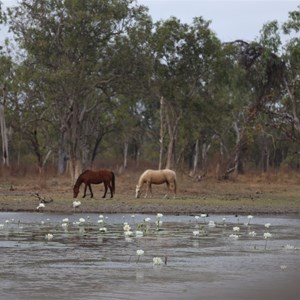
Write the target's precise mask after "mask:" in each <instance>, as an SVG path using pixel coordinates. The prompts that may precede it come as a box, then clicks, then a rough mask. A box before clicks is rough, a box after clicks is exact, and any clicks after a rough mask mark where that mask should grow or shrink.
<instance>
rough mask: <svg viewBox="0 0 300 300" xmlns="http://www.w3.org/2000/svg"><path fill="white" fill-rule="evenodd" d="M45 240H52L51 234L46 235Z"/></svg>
mask: <svg viewBox="0 0 300 300" xmlns="http://www.w3.org/2000/svg"><path fill="white" fill-rule="evenodd" d="M45 239H46V240H48V241H50V240H52V239H53V234H52V233H48V234H46V235H45Z"/></svg>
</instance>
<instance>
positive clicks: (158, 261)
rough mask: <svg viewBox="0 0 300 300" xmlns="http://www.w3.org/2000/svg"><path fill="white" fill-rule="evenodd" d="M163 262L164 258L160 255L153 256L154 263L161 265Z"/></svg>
mask: <svg viewBox="0 0 300 300" xmlns="http://www.w3.org/2000/svg"><path fill="white" fill-rule="evenodd" d="M162 264H163V260H162V259H161V258H160V257H153V265H154V266H160V265H162Z"/></svg>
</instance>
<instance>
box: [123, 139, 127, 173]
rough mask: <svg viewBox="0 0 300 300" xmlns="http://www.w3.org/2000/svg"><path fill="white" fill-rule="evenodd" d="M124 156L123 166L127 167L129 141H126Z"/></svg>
mask: <svg viewBox="0 0 300 300" xmlns="http://www.w3.org/2000/svg"><path fill="white" fill-rule="evenodd" d="M123 153H124V158H123V168H124V169H127V167H128V142H125V143H124V151H123Z"/></svg>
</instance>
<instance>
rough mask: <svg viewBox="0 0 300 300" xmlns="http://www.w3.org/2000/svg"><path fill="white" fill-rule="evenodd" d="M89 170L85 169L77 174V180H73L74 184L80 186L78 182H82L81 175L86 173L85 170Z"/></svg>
mask: <svg viewBox="0 0 300 300" xmlns="http://www.w3.org/2000/svg"><path fill="white" fill-rule="evenodd" d="M88 171H89V170H85V171H83V172H82V173H81V174H80V175H79V176H78V178H77V180H76V182H75V185H74V186H80V184H81V183H82V179H81V178H82V176H83V175H84V174H85V173H86V172H88Z"/></svg>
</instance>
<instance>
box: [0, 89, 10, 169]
mask: <svg viewBox="0 0 300 300" xmlns="http://www.w3.org/2000/svg"><path fill="white" fill-rule="evenodd" d="M5 102H6V92H5V87H4V88H3V103H0V127H1V136H2V163H3V165H4V166H7V167H9V152H8V134H7V128H6V123H5V114H4V106H5Z"/></svg>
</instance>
